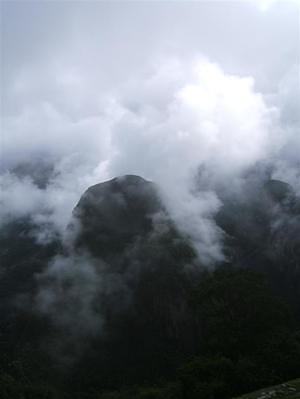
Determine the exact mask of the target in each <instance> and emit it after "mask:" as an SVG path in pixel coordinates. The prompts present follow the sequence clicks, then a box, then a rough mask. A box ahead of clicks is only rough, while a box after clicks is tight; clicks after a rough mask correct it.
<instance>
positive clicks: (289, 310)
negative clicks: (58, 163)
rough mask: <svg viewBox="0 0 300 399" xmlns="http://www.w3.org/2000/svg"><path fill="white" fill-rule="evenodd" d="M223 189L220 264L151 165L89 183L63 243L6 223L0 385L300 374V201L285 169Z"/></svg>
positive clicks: (181, 382)
mask: <svg viewBox="0 0 300 399" xmlns="http://www.w3.org/2000/svg"><path fill="white" fill-rule="evenodd" d="M41 187H42V186H41ZM218 196H219V197H220V199H221V201H222V204H223V205H222V207H221V208H220V210H219V212H218V214H217V215H216V216H215V222H216V224H217V225H218V226H219V227H220V228H221V229H222V230H223V232H224V242H223V245H224V251H225V254H226V261H224V262H223V263H222V264H218V265H216V270H207V269H206V268H205V267H204V265H202V264H201V262H200V261H199V259H198V257H197V254H196V252H195V250H194V248H193V244H192V242H191V241H190V239H189V237H187V235H186V234H184V233H183V232H181V231H180V230H179V229H178V227H177V226H176V225H175V223H174V222H173V221H172V219H171V217H170V215H169V213H168V210H167V208H166V206H165V204H164V203H163V201H162V199H161V195H160V191H159V188H158V186H157V185H156V184H155V183H153V182H149V181H147V180H145V179H143V178H141V177H139V176H134V175H126V176H122V177H117V178H114V179H112V180H109V181H107V182H104V183H100V184H96V185H95V186H92V187H90V188H88V189H87V191H86V192H85V193H84V194H83V195H82V197H81V198H80V199H79V202H78V204H77V205H76V206H75V208H74V210H73V214H72V219H71V220H70V223H69V225H68V227H67V231H66V238H64V239H63V240H59V239H55V240H54V241H53V242H48V243H46V244H45V243H40V242H38V241H37V240H36V229H37V227H38V226H36V225H35V224H34V222H33V220H32V219H31V218H29V217H28V218H22V219H19V220H11V221H10V222H7V223H6V224H4V225H2V227H1V229H0V261H1V280H0V289H1V304H0V318H1V324H0V338H1V339H0V349H1V353H2V357H1V360H0V396H1V395H2V396H3V397H7V398H10V399H11V398H18V399H21V398H23V397H28V398H35V397H37V398H51V399H52V398H53V399H54V398H71V397H78V398H88V399H99V398H101V399H102V398H105V399H107V398H119V399H123V398H124V399H125V398H126V399H128V398H130V399H133V398H136V399H141V398H143V399H145V398H151V399H162V398H164V399H165V398H166V399H167V398H169V399H194V398H197V399H201V398H205V399H207V398H212V399H218V398H219V399H225V398H230V397H232V396H233V395H235V396H236V395H238V394H241V393H243V392H249V391H251V390H254V389H258V388H260V387H262V386H266V385H272V384H275V383H278V382H280V381H281V380H284V379H289V378H294V377H296V376H297V370H298V368H300V341H299V336H298V329H299V322H300V317H299V315H300V275H299V273H300V269H299V264H300V206H299V204H300V201H299V198H297V196H296V195H295V193H294V192H293V189H292V187H291V186H289V185H288V184H286V183H284V182H281V181H278V180H265V181H263V182H261V181H259V182H258V181H255V183H253V182H246V183H245V185H244V186H243V187H242V191H240V192H238V193H236V192H233V190H227V192H225V191H224V190H223V191H222V190H221V191H220V192H218ZM90 326H92V327H90ZM5 395H6V396H5Z"/></svg>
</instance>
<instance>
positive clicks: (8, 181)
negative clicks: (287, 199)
mask: <svg viewBox="0 0 300 399" xmlns="http://www.w3.org/2000/svg"><path fill="white" fill-rule="evenodd" d="M224 6H225V4H222V3H219V4H218V6H216V5H214V4H208V3H207V4H204V3H203V4H186V3H185V4H184V3H182V4H178V5H176V6H174V7H172V9H171V8H170V7H169V5H167V4H158V5H154V4H153V5H150V4H144V5H138V4H137V5H135V6H134V5H132V4H130V5H128V7H124V5H119V7H118V8H117V7H116V5H108V4H106V5H105V4H81V3H78V4H74V5H73V6H70V5H66V4H64V5H59V6H57V8H55V7H53V6H52V5H50V4H45V5H43V6H42V5H36V6H33V5H32V4H30V5H29V7H30V9H32V10H33V11H34V13H36V16H38V17H39V18H36V20H35V21H36V22H35V23H34V24H32V15H31V14H30V13H29V12H28V11H26V10H25V9H24V10H23V11H24V13H23V14H22V15H23V16H22V17H21V14H20V13H21V11H22V7H23V6H22V5H19V6H18V7H17V8H16V7H14V6H13V5H12V6H8V5H6V8H4V11H5V12H6V13H7V15H8V16H9V17H11V20H12V21H14V24H15V25H16V24H17V23H18V26H15V25H9V26H8V25H7V26H6V25H4V33H5V35H3V37H4V44H5V46H8V45H9V44H11V47H10V50H9V56H8V57H7V61H6V62H5V63H4V67H3V72H4V73H3V77H5V79H3V83H4V84H3V99H4V101H3V106H2V114H3V115H2V130H3V134H2V141H1V156H2V163H1V193H2V196H1V220H2V223H3V222H4V223H5V222H6V221H7V220H9V219H11V218H14V217H20V216H28V215H29V216H30V217H31V218H32V219H33V220H34V222H35V223H36V224H37V225H40V226H41V229H38V230H37V231H39V234H38V236H37V239H38V240H39V241H43V240H44V241H45V240H46V241H47V240H48V239H51V237H52V236H53V234H55V235H56V234H61V235H63V234H64V231H65V227H66V225H67V224H68V223H69V221H70V217H71V213H72V209H73V207H74V206H75V205H76V203H77V201H78V200H79V198H80V196H81V195H82V193H83V192H84V191H85V189H86V188H87V187H88V186H90V185H92V184H95V183H98V182H101V181H103V180H106V179H109V178H112V177H114V176H116V175H122V174H126V173H130V174H137V175H141V176H143V177H145V178H147V179H150V180H153V181H155V182H157V183H158V184H159V185H160V187H161V189H162V195H163V197H164V200H165V202H166V204H167V206H168V208H169V211H170V213H171V214H172V217H173V219H174V220H175V221H176V222H177V224H178V225H179V227H180V228H181V229H182V230H183V231H185V232H186V233H187V234H188V235H189V236H190V237H191V238H192V240H193V242H194V243H195V247H196V248H197V249H198V252H199V254H200V255H201V256H202V259H203V260H204V261H205V262H207V263H211V262H214V261H218V260H221V259H222V258H223V254H222V242H221V241H222V232H220V231H219V229H217V228H216V226H215V224H214V222H213V220H212V216H213V215H214V214H215V213H216V212H217V211H218V209H219V207H220V206H221V201H220V199H219V198H218V195H217V190H216V187H218V186H219V185H220V184H222V185H223V186H226V185H227V186H228V185H232V186H234V184H235V182H236V184H238V182H239V181H240V179H241V178H242V177H243V175H244V173H245V172H246V171H247V170H249V169H251V168H253V167H255V165H257V164H258V163H265V164H271V165H272V171H273V177H277V178H281V179H283V180H286V181H288V182H290V183H292V185H293V186H294V187H295V189H296V190H300V189H299V187H300V184H299V161H298V154H299V150H300V142H299V134H298V132H299V118H298V117H297V116H296V115H297V114H298V113H297V112H296V110H297V104H298V102H299V64H298V63H297V59H298V55H299V54H297V50H296V47H295V46H296V44H295V43H296V42H297V40H296V39H295V38H294V35H295V33H296V32H297V31H298V30H299V29H298V28H297V27H295V26H296V25H295V23H294V19H293V17H292V15H293V14H292V11H294V10H295V8H294V6H293V4H292V3H291V4H289V5H286V6H283V5H282V4H279V3H277V2H274V4H271V3H270V5H269V8H268V9H267V10H265V12H264V13H261V12H260V11H259V10H258V9H257V8H255V7H253V4H251V2H249V4H242V3H241V4H239V5H235V6H233V5H231V6H230V7H229V4H226V7H227V8H226V9H227V10H228V21H227V19H226V21H227V22H225V20H224V18H223V17H222V15H223V14H222V12H223V11H222V10H223V7H224ZM228 7H229V8H228ZM27 10H28V8H27ZM133 13H136V15H137V16H138V18H135V19H134V21H135V22H132V21H133V19H132V18H133V17H132V16H133ZM183 14H185V15H186V16H187V17H188V20H189V21H190V22H189V24H190V25H189V24H185V23H183V22H182V15H183ZM165 15H169V16H170V17H171V18H170V22H167V23H165V18H164V17H165ZM195 16H197V18H198V17H199V18H200V22H202V23H199V20H198V19H197V18H195ZM98 17H99V18H100V19H101V21H102V22H103V24H102V25H101V24H99V23H98V20H97V18H98ZM237 17H238V18H237ZM106 19H107V21H110V24H109V23H107V22H106ZM209 20H213V21H214V24H211V23H208V22H207V21H209ZM53 21H56V23H57V24H56V26H57V31H56V32H52V30H51V29H50V27H51V26H52V25H51V24H52V22H53ZM222 21H223V22H222ZM249 21H250V22H251V23H250V22H249ZM278 21H281V23H282V26H283V29H282V32H281V35H280V36H278V34H277V26H278ZM290 21H291V23H289V22H290ZM295 21H296V19H295ZM221 22H222V23H221ZM155 23H156V26H157V30H156V31H155V32H153V29H152V28H153V26H154V24H155ZM223 23H224V24H225V25H224V26H223V25H222V24H223ZM226 24H227V25H226ZM199 25H200V27H198V26H199ZM252 25H253V27H252ZM42 28H43V29H42ZM44 28H45V29H44ZM297 29H298V30H297ZM269 31H270V32H272V35H271V36H270V37H269V36H268V34H267V32H269ZM41 32H44V33H43V34H42V36H41ZM119 32H121V33H119ZM152 33H153V37H152V36H151V35H152ZM238 33H240V34H243V42H240V40H239V37H238ZM23 34H24V35H23ZM53 34H55V35H60V36H59V37H60V38H61V40H53V39H52V35H53ZM121 34H122V36H120V35H121ZM255 34H259V37H256V36H255ZM21 35H23V36H21ZM21 37H23V39H22V40H23V48H19V45H18V44H17V43H19V42H20V41H18V40H14V39H16V38H21ZM150 37H152V39H153V40H151V41H150V40H149V38H150ZM105 38H107V40H105ZM272 40H273V41H272ZM13 43H16V44H13ZM30 43H31V44H32V45H29V44H30ZM5 46H4V50H5V49H6V47H5ZM245 46H246V47H245ZM124 48H125V49H126V51H125V50H124ZM246 50H247V51H248V53H249V54H250V55H251V59H250V58H249V59H248V60H247V59H246V58H247V57H246V58H245V51H246ZM6 51H7V54H8V50H6ZM265 52H268V53H265ZM284 52H285V56H284V57H283V53H284ZM48 53H49V55H48ZM16 54H18V55H19V60H18V61H19V64H20V65H19V64H18V62H17V58H16ZM228 54H229V55H230V57H229V58H230V59H229V58H228ZM278 82H279V83H278ZM200 171H201V173H200ZM196 181H197V183H196Z"/></svg>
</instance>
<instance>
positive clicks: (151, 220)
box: [73, 175, 170, 259]
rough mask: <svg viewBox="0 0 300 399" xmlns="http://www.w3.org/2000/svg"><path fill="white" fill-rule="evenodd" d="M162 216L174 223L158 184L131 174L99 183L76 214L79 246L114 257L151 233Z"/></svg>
mask: <svg viewBox="0 0 300 399" xmlns="http://www.w3.org/2000/svg"><path fill="white" fill-rule="evenodd" d="M159 214H160V217H163V218H164V219H165V223H166V224H170V221H168V220H167V219H168V217H167V213H166V211H165V209H164V207H163V204H162V202H161V200H160V199H159V196H158V192H157V187H156V186H155V184H154V183H151V182H149V181H146V180H144V179H143V178H141V177H139V176H133V175H127V176H123V177H117V178H115V179H112V180H110V181H107V182H104V183H100V184H96V185H95V186H92V187H90V188H89V189H88V190H87V191H86V192H85V193H84V194H83V196H82V197H81V199H80V201H79V202H78V204H77V206H76V207H75V209H74V212H73V215H74V217H75V218H76V219H77V220H78V221H79V230H80V231H79V234H78V237H77V240H76V245H77V247H81V248H85V249H87V250H89V251H90V252H91V254H92V255H94V256H101V257H102V258H104V259H107V258H110V257H111V256H112V255H114V254H115V255H116V254H119V253H120V252H122V251H124V250H125V249H126V248H128V246H132V245H134V243H135V242H136V241H137V240H138V239H139V238H141V237H145V236H146V235H147V234H150V233H151V232H152V231H153V229H154V228H155V226H154V224H155V219H156V218H157V217H159V216H158V215H159Z"/></svg>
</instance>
